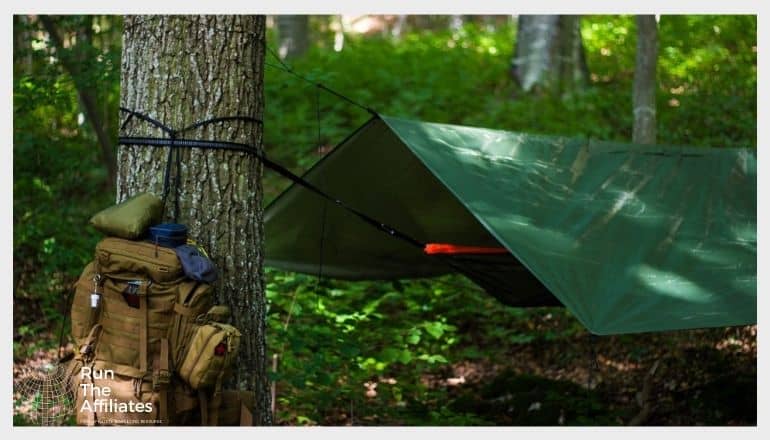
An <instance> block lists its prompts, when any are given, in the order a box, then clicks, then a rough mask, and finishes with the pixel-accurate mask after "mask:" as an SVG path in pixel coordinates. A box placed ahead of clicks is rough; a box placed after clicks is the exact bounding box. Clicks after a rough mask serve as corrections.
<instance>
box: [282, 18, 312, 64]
mask: <svg viewBox="0 0 770 440" xmlns="http://www.w3.org/2000/svg"><path fill="white" fill-rule="evenodd" d="M276 21H277V24H278V38H279V41H280V42H279V44H278V53H279V54H280V55H281V57H282V58H294V57H296V56H299V55H302V54H303V53H305V51H307V48H308V46H309V45H310V41H309V38H308V16H307V15H277V16H276Z"/></svg>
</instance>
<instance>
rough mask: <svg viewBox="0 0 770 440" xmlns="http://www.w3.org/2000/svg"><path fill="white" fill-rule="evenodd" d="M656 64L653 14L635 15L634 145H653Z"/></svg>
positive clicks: (655, 131)
mask: <svg viewBox="0 0 770 440" xmlns="http://www.w3.org/2000/svg"><path fill="white" fill-rule="evenodd" d="M657 64H658V24H657V23H656V22H655V16H654V15H638V16H637V17H636V69H635V70H634V97H633V101H634V102H633V105H634V133H633V141H634V142H635V143H638V144H654V143H655V137H656V135H657V130H656V128H655V113H656V112H655V69H656V66H657Z"/></svg>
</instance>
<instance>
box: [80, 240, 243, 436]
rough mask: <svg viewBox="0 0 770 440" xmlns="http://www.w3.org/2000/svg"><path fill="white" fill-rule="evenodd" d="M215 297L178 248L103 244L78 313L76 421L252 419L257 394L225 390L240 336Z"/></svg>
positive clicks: (84, 280)
mask: <svg viewBox="0 0 770 440" xmlns="http://www.w3.org/2000/svg"><path fill="white" fill-rule="evenodd" d="M212 302H213V289H212V287H211V285H209V284H206V283H201V282H198V281H195V280H192V279H189V278H187V277H185V274H184V271H183V269H182V266H181V263H180V262H179V259H178V258H177V256H176V253H175V252H174V251H173V249H169V248H165V247H162V246H157V245H155V244H153V243H148V242H141V241H130V240H124V239H120V238H105V239H103V240H102V241H101V242H99V244H98V245H97V246H96V255H95V258H94V261H93V262H91V263H90V264H88V266H86V268H85V270H84V271H83V274H82V275H81V276H80V278H79V279H78V281H77V282H76V283H75V295H74V297H73V302H72V309H71V317H72V336H73V338H74V340H75V346H76V353H75V358H74V359H73V361H72V364H71V368H70V377H71V385H72V387H73V391H74V393H75V396H76V399H75V400H76V401H75V405H76V407H75V413H76V420H77V423H78V424H79V425H97V424H98V425H124V424H128V425H156V424H157V425H170V424H171V425H180V424H192V423H201V424H209V425H216V424H219V423H225V422H227V423H234V424H238V423H240V424H248V425H251V409H250V408H248V406H249V404H253V399H249V398H248V397H246V394H248V393H245V394H244V393H237V392H223V391H222V389H221V386H222V382H223V380H224V379H225V378H226V376H227V374H228V372H229V370H230V367H231V365H232V362H233V360H234V359H235V357H236V356H237V350H238V344H239V341H240V336H241V335H240V333H239V332H238V330H237V329H236V328H235V327H233V326H231V325H229V324H226V323H224V322H223V321H224V320H225V319H226V318H227V317H228V314H229V313H228V312H229V311H228V310H227V308H226V307H224V306H212ZM228 403H230V404H238V405H239V408H238V410H236V411H233V409H231V408H226V407H225V405H227V404H228ZM235 413H238V415H239V417H238V419H239V420H233V417H232V414H235ZM220 414H222V415H223V416H224V415H227V416H226V417H222V419H221V420H220V417H219V416H220Z"/></svg>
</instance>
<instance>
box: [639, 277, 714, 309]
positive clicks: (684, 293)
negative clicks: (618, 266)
mask: <svg viewBox="0 0 770 440" xmlns="http://www.w3.org/2000/svg"><path fill="white" fill-rule="evenodd" d="M630 273H633V274H634V275H635V276H636V278H637V281H638V282H639V283H640V284H642V285H645V286H647V287H648V288H649V289H651V290H653V291H654V292H656V293H659V294H661V295H665V296H668V297H671V298H674V299H678V300H684V301H688V302H696V303H701V304H708V303H710V302H712V300H713V299H714V294H713V293H711V292H709V291H707V290H705V289H703V288H702V287H701V286H699V285H697V284H695V283H693V282H692V281H690V280H688V279H686V278H684V277H682V276H681V275H679V274H676V273H671V272H667V271H664V270H660V269H657V268H655V267H652V266H650V265H647V264H640V265H639V266H637V268H636V269H631V270H630ZM682 319H686V317H683V318H682Z"/></svg>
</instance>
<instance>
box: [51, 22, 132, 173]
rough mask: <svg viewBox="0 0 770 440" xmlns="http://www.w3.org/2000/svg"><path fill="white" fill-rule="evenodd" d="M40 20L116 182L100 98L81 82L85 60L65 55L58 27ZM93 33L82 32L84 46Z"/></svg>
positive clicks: (113, 161)
mask: <svg viewBox="0 0 770 440" xmlns="http://www.w3.org/2000/svg"><path fill="white" fill-rule="evenodd" d="M38 18H39V19H40V22H41V23H42V24H43V27H44V28H45V30H46V32H47V33H48V36H49V38H50V39H51V43H52V44H53V47H54V48H55V49H56V54H57V57H58V59H59V62H61V64H62V66H63V67H64V69H65V70H66V71H67V72H69V74H70V76H71V77H72V80H73V82H74V83H75V89H76V90H77V93H78V98H80V104H81V105H82V106H83V111H84V112H85V115H86V119H87V120H88V123H89V124H90V125H91V128H92V129H93V130H94V133H95V134H96V140H97V141H98V142H99V147H100V149H101V152H102V162H103V163H104V166H105V168H107V176H108V178H109V179H110V182H114V181H115V177H116V173H117V166H116V164H115V150H114V148H115V146H114V141H113V139H112V138H111V137H110V136H109V135H108V134H107V129H106V126H105V124H104V120H103V118H102V115H101V113H100V112H99V108H98V104H97V102H98V97H97V95H96V93H95V91H94V90H93V89H91V88H89V84H84V83H83V81H82V80H81V78H82V70H81V69H82V66H83V65H84V63H83V60H79V59H73V58H71V57H69V56H67V55H65V54H64V50H65V49H64V44H63V42H62V36H61V35H60V33H59V29H58V26H57V25H56V23H55V22H54V20H53V19H51V17H50V16H47V15H40V16H39V17H38ZM91 32H92V31H91V28H90V26H89V27H88V28H86V29H84V30H83V32H81V36H82V37H84V38H85V39H86V42H85V43H84V44H90V41H91Z"/></svg>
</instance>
